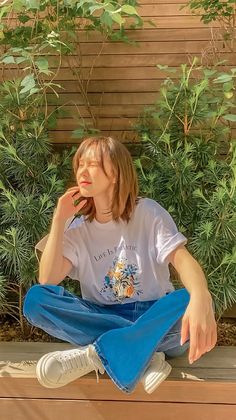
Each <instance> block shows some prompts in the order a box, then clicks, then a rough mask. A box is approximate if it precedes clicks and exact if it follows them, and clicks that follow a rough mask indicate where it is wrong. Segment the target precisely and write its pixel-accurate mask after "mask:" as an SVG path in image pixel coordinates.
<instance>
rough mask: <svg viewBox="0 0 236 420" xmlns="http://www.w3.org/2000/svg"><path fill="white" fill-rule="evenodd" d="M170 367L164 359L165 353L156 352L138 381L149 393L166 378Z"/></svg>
mask: <svg viewBox="0 0 236 420" xmlns="http://www.w3.org/2000/svg"><path fill="white" fill-rule="evenodd" d="M171 369H172V367H171V366H170V365H169V363H167V362H166V361H165V353H163V352H156V353H154V355H153V358H152V360H151V363H150V365H149V366H148V368H147V369H146V371H145V372H144V374H143V376H142V378H141V380H140V382H141V383H142V385H143V387H144V389H145V391H146V392H147V393H148V394H151V393H152V392H153V391H155V389H156V388H157V387H158V386H159V385H160V384H161V383H162V382H163V381H164V380H165V379H166V378H167V376H168V375H169V374H170V372H171Z"/></svg>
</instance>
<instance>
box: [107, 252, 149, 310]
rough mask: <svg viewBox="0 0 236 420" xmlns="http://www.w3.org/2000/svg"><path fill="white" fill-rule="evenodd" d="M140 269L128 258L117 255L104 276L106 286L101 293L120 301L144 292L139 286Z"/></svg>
mask: <svg viewBox="0 0 236 420" xmlns="http://www.w3.org/2000/svg"><path fill="white" fill-rule="evenodd" d="M138 271H139V270H138V266H137V265H136V264H129V263H128V259H127V258H125V257H121V256H119V257H118V256H116V257H115V258H114V259H113V262H112V266H111V267H110V268H109V270H108V272H107V274H106V276H105V278H104V287H103V288H102V289H101V290H100V293H101V294H103V295H105V296H106V298H108V299H109V300H111V301H113V302H119V303H120V302H123V301H124V300H125V299H129V298H133V297H135V296H138V295H140V294H142V293H143V290H141V289H139V288H138V287H139V280H138V275H139V272H138ZM105 296H104V297H105Z"/></svg>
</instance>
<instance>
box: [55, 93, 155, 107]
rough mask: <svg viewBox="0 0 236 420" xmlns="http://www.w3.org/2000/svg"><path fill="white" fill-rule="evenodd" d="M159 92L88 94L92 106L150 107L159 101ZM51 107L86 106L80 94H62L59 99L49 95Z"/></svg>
mask: <svg viewBox="0 0 236 420" xmlns="http://www.w3.org/2000/svg"><path fill="white" fill-rule="evenodd" d="M157 95H158V91H157V92H143V93H139V92H117V93H114V92H112V93H109V92H108V93H106V92H105V93H88V95H87V96H88V101H89V103H90V105H97V106H101V104H103V105H114V104H115V105H124V104H125V105H132V104H136V105H150V104H153V103H154V102H155V100H156V99H157ZM48 104H49V105H55V104H56V105H58V104H68V105H73V104H77V105H84V99H83V98H82V96H81V94H79V93H72V92H71V93H63V92H61V93H60V96H59V99H57V98H56V96H55V95H48Z"/></svg>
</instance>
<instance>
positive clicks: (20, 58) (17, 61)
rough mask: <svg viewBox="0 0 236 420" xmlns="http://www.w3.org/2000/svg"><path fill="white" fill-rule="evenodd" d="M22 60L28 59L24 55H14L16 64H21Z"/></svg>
mask: <svg viewBox="0 0 236 420" xmlns="http://www.w3.org/2000/svg"><path fill="white" fill-rule="evenodd" d="M24 61H28V58H26V57H16V64H21V63H23V62H24Z"/></svg>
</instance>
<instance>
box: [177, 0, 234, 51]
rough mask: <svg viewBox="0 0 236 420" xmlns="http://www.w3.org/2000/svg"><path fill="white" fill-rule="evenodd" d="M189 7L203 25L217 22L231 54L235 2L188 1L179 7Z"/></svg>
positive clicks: (219, 0)
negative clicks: (197, 15)
mask: <svg viewBox="0 0 236 420" xmlns="http://www.w3.org/2000/svg"><path fill="white" fill-rule="evenodd" d="M184 7H190V9H191V10H192V11H193V13H197V14H199V15H200V16H201V20H202V22H204V23H205V24H208V23H211V22H214V21H217V23H219V25H220V27H221V29H222V30H223V39H224V41H225V44H226V45H227V46H228V48H229V50H230V51H231V52H233V51H234V40H235V16H236V9H235V7H236V5H235V0H223V1H221V0H214V1H212V0H190V1H189V2H188V3H187V4H185V5H183V6H181V9H182V8H184Z"/></svg>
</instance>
